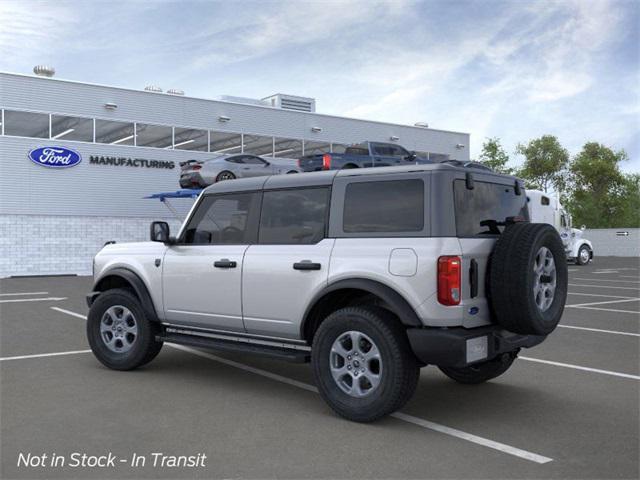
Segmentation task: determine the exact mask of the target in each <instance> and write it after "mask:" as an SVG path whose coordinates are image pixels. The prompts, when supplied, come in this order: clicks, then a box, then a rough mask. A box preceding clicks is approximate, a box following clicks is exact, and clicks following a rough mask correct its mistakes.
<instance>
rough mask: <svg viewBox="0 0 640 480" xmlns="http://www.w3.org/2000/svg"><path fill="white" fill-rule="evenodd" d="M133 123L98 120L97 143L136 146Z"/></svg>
mask: <svg viewBox="0 0 640 480" xmlns="http://www.w3.org/2000/svg"><path fill="white" fill-rule="evenodd" d="M134 137H135V135H134V127H133V123H128V122H116V121H114V120H96V142H97V143H109V144H111V145H133V144H134Z"/></svg>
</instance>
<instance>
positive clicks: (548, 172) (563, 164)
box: [516, 135, 569, 193]
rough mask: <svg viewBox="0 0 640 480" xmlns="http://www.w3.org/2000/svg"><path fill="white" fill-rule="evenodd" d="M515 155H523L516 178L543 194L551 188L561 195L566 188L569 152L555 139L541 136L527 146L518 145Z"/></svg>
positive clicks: (551, 136) (550, 136) (549, 136)
mask: <svg viewBox="0 0 640 480" xmlns="http://www.w3.org/2000/svg"><path fill="white" fill-rule="evenodd" d="M516 153H518V154H521V155H524V158H525V160H524V164H523V166H522V168H521V169H520V170H519V171H518V176H520V177H522V178H523V179H524V180H526V181H527V185H528V186H529V187H534V188H537V189H540V190H543V191H545V192H548V191H549V190H550V189H552V188H553V189H554V190H555V191H556V192H558V193H562V191H563V190H564V189H565V186H566V169H567V165H568V163H569V152H568V151H567V150H566V149H565V148H563V147H562V145H560V142H559V141H558V139H557V138H556V137H554V136H553V135H543V136H542V137H540V138H534V139H533V140H530V141H529V143H527V144H518V146H517V148H516Z"/></svg>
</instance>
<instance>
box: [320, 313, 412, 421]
mask: <svg viewBox="0 0 640 480" xmlns="http://www.w3.org/2000/svg"><path fill="white" fill-rule="evenodd" d="M349 331H358V332H362V333H364V334H365V335H367V336H368V337H370V338H371V339H372V340H373V341H374V342H375V344H376V346H377V348H378V350H379V351H380V356H381V359H382V365H383V368H382V371H381V375H380V376H381V380H380V384H379V385H378V386H377V388H376V389H375V390H374V391H372V392H371V393H370V394H369V395H368V396H366V397H363V398H354V397H352V396H350V395H348V394H347V393H345V392H343V391H342V390H341V389H340V387H338V384H337V383H336V381H335V380H334V378H333V376H332V374H331V371H330V363H329V362H330V351H331V348H332V345H333V343H334V341H335V340H336V339H337V338H338V337H339V336H340V335H342V334H344V333H345V332H349ZM311 363H312V367H313V373H314V376H315V381H316V385H317V386H318V390H319V391H320V395H321V396H322V398H323V399H324V400H325V401H326V402H327V404H329V406H330V407H331V408H332V409H333V410H334V411H335V412H336V413H337V414H338V415H340V416H342V417H344V418H346V419H348V420H352V421H356V422H372V421H374V420H377V419H379V418H381V417H384V416H385V415H388V414H390V413H392V412H394V411H396V410H398V409H399V408H401V407H402V406H403V405H404V404H405V403H406V402H407V401H408V400H409V399H410V398H411V396H412V395H413V392H414V391H415V388H416V385H417V383H418V378H419V376H420V369H419V368H418V363H417V361H416V358H415V357H414V355H413V352H412V351H411V346H410V345H409V340H408V339H407V335H406V332H405V329H404V327H403V326H402V324H401V323H400V322H399V321H398V319H397V317H395V316H394V315H393V314H391V313H390V312H389V311H387V310H385V309H383V308H380V307H373V306H355V307H346V308H342V309H340V310H336V311H335V312H333V313H332V314H331V315H329V316H328V317H327V318H326V319H325V320H324V321H323V322H322V323H321V324H320V327H319V328H318V330H317V331H316V333H315V336H314V339H313V347H312V351H311Z"/></svg>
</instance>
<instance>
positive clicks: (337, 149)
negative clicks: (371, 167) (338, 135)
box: [331, 143, 369, 154]
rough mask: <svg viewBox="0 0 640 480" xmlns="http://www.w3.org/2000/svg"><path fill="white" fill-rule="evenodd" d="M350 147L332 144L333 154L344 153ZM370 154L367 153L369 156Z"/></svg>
mask: <svg viewBox="0 0 640 480" xmlns="http://www.w3.org/2000/svg"><path fill="white" fill-rule="evenodd" d="M348 146H349V145H345V144H343V143H332V144H331V153H344V152H345V151H346V150H347V147H348ZM368 153H369V152H367V154H368Z"/></svg>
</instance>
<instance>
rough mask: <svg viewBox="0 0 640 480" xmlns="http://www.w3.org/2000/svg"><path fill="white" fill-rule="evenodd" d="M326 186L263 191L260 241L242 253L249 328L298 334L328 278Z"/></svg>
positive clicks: (279, 334) (277, 334) (329, 242)
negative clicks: (313, 300)
mask: <svg viewBox="0 0 640 480" xmlns="http://www.w3.org/2000/svg"><path fill="white" fill-rule="evenodd" d="M329 197H330V191H329V188H328V187H301V188H295V189H285V190H273V191H265V192H264V196H263V200H262V214H261V217H260V229H259V236H258V243H257V244H256V245H251V246H250V247H249V248H248V249H247V252H246V253H245V258H244V266H243V277H242V306H243V316H244V324H245V327H246V329H247V332H248V333H253V334H257V335H266V336H273V337H286V338H298V337H299V333H300V322H301V320H302V317H303V316H304V312H305V309H306V308H307V306H308V305H309V303H310V302H311V300H312V298H313V297H314V296H315V294H316V293H318V292H319V291H320V290H321V289H322V288H323V287H324V286H325V285H326V284H327V279H328V274H329V262H330V257H331V251H332V249H333V244H334V242H335V240H334V239H329V238H325V237H326V226H327V225H326V223H327V218H328V215H327V214H328V209H329Z"/></svg>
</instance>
